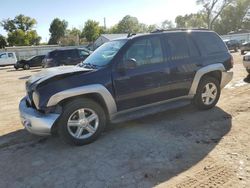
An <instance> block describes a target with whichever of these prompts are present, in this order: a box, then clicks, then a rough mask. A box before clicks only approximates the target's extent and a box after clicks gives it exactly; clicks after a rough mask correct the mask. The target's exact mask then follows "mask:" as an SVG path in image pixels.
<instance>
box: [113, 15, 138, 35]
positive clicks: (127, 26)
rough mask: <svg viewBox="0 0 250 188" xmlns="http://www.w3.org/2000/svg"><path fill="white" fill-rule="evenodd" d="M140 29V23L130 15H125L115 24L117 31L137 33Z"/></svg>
mask: <svg viewBox="0 0 250 188" xmlns="http://www.w3.org/2000/svg"><path fill="white" fill-rule="evenodd" d="M139 31H140V23H139V21H138V19H137V18H136V17H132V16H130V15H127V16H125V17H124V18H123V19H122V20H121V21H120V22H119V23H118V25H117V32H118V33H138V32H139Z"/></svg>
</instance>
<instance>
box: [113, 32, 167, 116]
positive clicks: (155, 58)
mask: <svg viewBox="0 0 250 188" xmlns="http://www.w3.org/2000/svg"><path fill="white" fill-rule="evenodd" d="M162 47H163V46H162V43H161V38H159V37H158V36H152V37H146V38H145V37H144V38H137V39H135V40H134V42H133V43H132V44H130V46H129V47H128V48H127V50H125V52H124V54H122V56H121V58H120V59H119V60H118V67H119V66H120V65H122V64H123V65H124V66H125V67H126V62H127V61H128V60H132V61H134V62H135V66H134V67H131V66H130V67H126V68H125V71H119V70H116V71H114V72H113V84H114V88H115V99H116V103H117V108H118V111H121V110H126V109H129V108H133V107H139V106H142V105H146V104H151V103H154V102H159V101H162V100H164V99H167V98H168V94H167V91H168V79H169V76H170V74H169V73H170V71H169V69H168V65H167V63H166V62H165V59H164V52H163V48H162Z"/></svg>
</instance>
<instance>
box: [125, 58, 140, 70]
mask: <svg viewBox="0 0 250 188" xmlns="http://www.w3.org/2000/svg"><path fill="white" fill-rule="evenodd" d="M124 65H125V67H126V69H134V68H136V66H137V65H136V60H135V59H134V58H131V59H128V60H126V61H124Z"/></svg>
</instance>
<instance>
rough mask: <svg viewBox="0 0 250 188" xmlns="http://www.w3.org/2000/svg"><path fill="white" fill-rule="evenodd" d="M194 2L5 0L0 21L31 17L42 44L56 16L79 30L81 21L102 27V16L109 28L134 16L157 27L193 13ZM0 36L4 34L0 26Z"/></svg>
mask: <svg viewBox="0 0 250 188" xmlns="http://www.w3.org/2000/svg"><path fill="white" fill-rule="evenodd" d="M195 2H196V0H153V1H152V0H105V1H104V0H103V1H100V0H87V1H84V0H71V1H70V0H7V1H4V3H3V2H2V3H1V6H0V20H1V21H2V20H3V19H6V18H14V17H15V16H16V15H18V14H24V15H26V16H30V17H33V18H35V19H36V20H37V22H38V24H37V26H36V30H37V32H38V34H39V35H40V36H42V41H44V42H46V41H47V40H48V39H49V31H48V30H49V25H50V23H51V21H52V20H53V19H54V18H56V17H58V18H60V19H65V20H66V21H68V23H69V28H72V27H77V28H83V25H84V22H85V21H86V20H88V19H94V20H96V21H98V22H99V23H100V24H101V25H103V18H104V17H106V22H107V26H108V27H110V26H112V25H114V24H116V23H117V22H119V20H121V19H122V18H123V17H124V16H125V15H128V14H129V15H131V16H135V17H137V18H138V19H139V21H140V22H142V23H145V24H160V23H161V22H162V21H164V20H166V19H168V20H172V21H174V19H175V17H176V16H177V15H184V14H187V13H192V12H196V11H197V10H199V8H200V7H198V6H196V4H195ZM0 34H3V35H6V33H5V32H4V31H3V29H2V27H0Z"/></svg>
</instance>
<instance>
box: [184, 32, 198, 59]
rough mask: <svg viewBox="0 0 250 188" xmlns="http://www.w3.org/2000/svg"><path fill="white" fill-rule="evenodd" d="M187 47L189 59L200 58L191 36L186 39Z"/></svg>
mask: <svg viewBox="0 0 250 188" xmlns="http://www.w3.org/2000/svg"><path fill="white" fill-rule="evenodd" d="M187 45H188V48H189V55H190V57H198V56H200V52H199V50H198V48H197V46H196V44H195V43H194V40H193V39H192V37H191V36H189V37H187Z"/></svg>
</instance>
